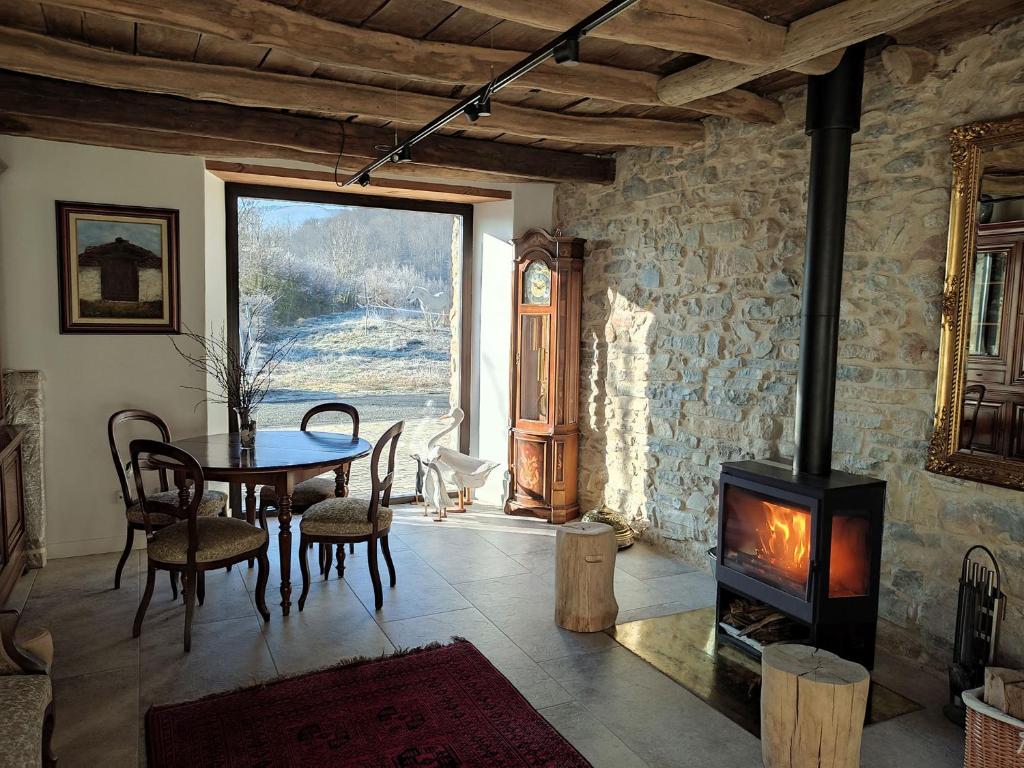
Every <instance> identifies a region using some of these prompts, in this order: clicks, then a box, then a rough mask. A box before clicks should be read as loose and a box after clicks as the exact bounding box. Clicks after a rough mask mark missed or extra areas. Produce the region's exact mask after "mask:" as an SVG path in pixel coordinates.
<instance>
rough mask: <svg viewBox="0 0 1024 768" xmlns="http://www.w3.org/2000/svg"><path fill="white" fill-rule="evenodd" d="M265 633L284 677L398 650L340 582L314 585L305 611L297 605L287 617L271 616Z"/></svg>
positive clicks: (316, 583) (324, 582) (321, 582)
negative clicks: (300, 609) (352, 659)
mask: <svg viewBox="0 0 1024 768" xmlns="http://www.w3.org/2000/svg"><path fill="white" fill-rule="evenodd" d="M262 631H263V637H264V639H265V640H266V642H267V646H268V647H269V648H270V653H271V655H272V656H273V659H274V664H275V665H276V667H277V669H278V671H279V672H280V673H281V674H282V675H290V674H295V673H299V672H305V671H308V670H313V669H319V668H321V667H327V666H332V665H335V664H339V663H341V662H342V661H344V660H346V659H351V658H356V657H362V656H367V657H376V656H381V655H383V654H386V653H391V652H392V651H393V650H394V646H393V645H392V643H391V642H390V641H389V640H388V637H387V635H385V633H384V632H383V631H382V630H381V628H380V626H378V624H377V622H376V621H375V620H374V617H373V616H372V615H371V614H370V612H369V611H367V609H366V607H365V606H364V605H363V604H362V603H361V602H360V601H359V599H358V598H357V597H356V596H355V595H354V594H353V593H352V590H351V589H349V587H348V585H347V584H346V583H345V582H344V581H339V580H333V581H320V582H315V583H313V584H312V585H311V586H310V590H309V598H308V600H307V602H306V605H305V608H304V610H302V611H301V612H300V611H299V610H298V606H297V605H296V606H294V607H293V608H292V612H291V614H290V615H289V616H287V617H285V616H281V615H280V612H277V613H276V614H275V613H273V612H272V613H271V619H270V623H268V624H266V625H264V626H263V628H262Z"/></svg>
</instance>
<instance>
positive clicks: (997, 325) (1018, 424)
mask: <svg viewBox="0 0 1024 768" xmlns="http://www.w3.org/2000/svg"><path fill="white" fill-rule="evenodd" d="M968 289H969V296H968V298H969V301H970V306H971V316H970V325H969V329H968V339H967V352H968V355H967V369H966V371H965V382H964V383H965V385H966V393H965V398H964V409H963V419H964V423H963V425H962V427H961V430H960V450H961V451H965V452H967V453H971V454H975V455H982V456H984V455H988V456H993V457H999V458H1010V459H1018V460H1019V459H1024V434H1022V432H1021V430H1022V428H1024V222H1022V221H1014V222H1000V223H994V224H981V225H979V227H978V240H977V247H976V249H975V254H974V263H973V264H972V270H971V284H970V285H969V286H968ZM981 387H984V390H981V389H980V388H981ZM982 391H983V392H984V396H983V397H982V398H981V402H980V403H979V402H978V396H979V393H980V392H982Z"/></svg>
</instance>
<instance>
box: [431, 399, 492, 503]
mask: <svg viewBox="0 0 1024 768" xmlns="http://www.w3.org/2000/svg"><path fill="white" fill-rule="evenodd" d="M465 416H466V415H465V413H463V411H462V409H461V408H452V410H451V412H450V413H449V414H448V415H447V416H446V417H445V418H447V419H451V422H452V423H451V424H449V425H448V426H446V427H445V428H444V429H443V430H441V431H440V432H438V433H437V434H436V435H434V436H433V437H432V438H430V439H429V440H428V441H427V450H426V455H425V456H422V457H421V460H422V461H423V463H424V468H425V471H426V478H425V480H427V481H429V480H430V475H431V472H430V469H431V468H432V467H436V468H437V469H439V470H440V474H441V475H442V477H443V479H445V480H447V481H448V482H450V483H453V484H454V485H455V486H456V488H458V491H459V509H465V502H466V496H468V493H464V491H471V490H472V489H474V488H480V487H482V486H483V485H484V483H486V482H487V477H488V475H490V474H491V472H493V471H494V470H495V469H497V468H498V467H499V466H500V464H498V463H497V462H495V461H486V460H485V459H478V458H476V457H475V456H468V455H466V454H465V453H459V452H458V451H456V450H454V449H452V448H448V447H447V446H444V445H439V443H440V442H441V440H442V439H443V438H444V436H445V435H447V434H449V433H450V432H454V431H455V430H456V429H458V428H459V425H460V424H461V423H462V421H463V419H464V418H465ZM426 496H427V493H426V492H424V497H426Z"/></svg>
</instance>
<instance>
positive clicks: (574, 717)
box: [540, 701, 647, 768]
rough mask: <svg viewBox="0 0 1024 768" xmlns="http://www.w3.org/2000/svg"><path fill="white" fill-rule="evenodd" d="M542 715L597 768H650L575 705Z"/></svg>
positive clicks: (562, 705)
mask: <svg viewBox="0 0 1024 768" xmlns="http://www.w3.org/2000/svg"><path fill="white" fill-rule="evenodd" d="M540 713H541V714H542V715H544V717H545V718H546V719H547V721H548V722H549V723H551V724H552V725H553V726H554V727H555V729H556V730H557V731H558V732H559V733H561V734H562V735H563V736H564V737H565V738H566V739H567V740H568V741H569V742H570V743H571V744H572V745H573V746H574V747H576V749H578V750H579V751H580V754H582V755H583V756H584V757H585V758H587V760H589V761H590V764H591V765H593V766H594V768H646V766H647V763H645V762H644V761H643V760H641V759H640V758H639V757H637V755H636V753H635V752H633V750H631V749H630V748H629V747H627V746H626V745H625V744H623V743H622V740H621V739H619V737H618V736H616V735H615V734H614V733H612V732H611V731H610V730H608V728H607V727H605V726H604V725H603V724H602V723H601V721H600V720H598V719H597V718H596V717H595V716H594V715H593V713H591V712H590V711H589V710H588V709H586V708H585V707H582V706H580V705H579V704H577V703H576V702H575V701H569V702H566V703H564V704H558V705H556V706H553V707H547V708H545V709H542V710H540Z"/></svg>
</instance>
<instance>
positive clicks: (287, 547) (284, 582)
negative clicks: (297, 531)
mask: <svg viewBox="0 0 1024 768" xmlns="http://www.w3.org/2000/svg"><path fill="white" fill-rule="evenodd" d="M285 490H286V489H285V488H283V487H278V489H277V520H278V522H279V523H281V530H280V531H279V532H278V534H277V544H278V552H279V553H280V557H281V609H282V611H283V613H284V615H285V616H287V615H288V614H289V612H290V611H291V607H292V581H291V578H292V495H291V493H290V492H288V493H284V492H283V491H285ZM288 490H289V491H290V489H288Z"/></svg>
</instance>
